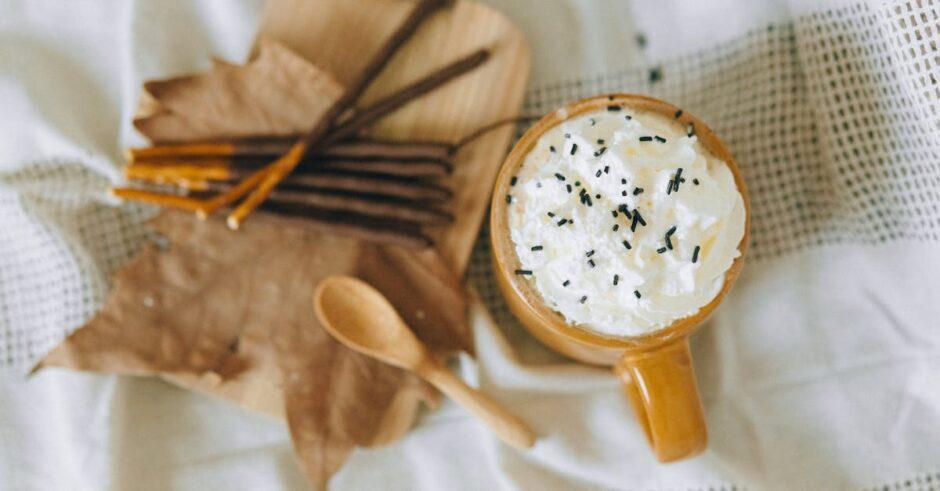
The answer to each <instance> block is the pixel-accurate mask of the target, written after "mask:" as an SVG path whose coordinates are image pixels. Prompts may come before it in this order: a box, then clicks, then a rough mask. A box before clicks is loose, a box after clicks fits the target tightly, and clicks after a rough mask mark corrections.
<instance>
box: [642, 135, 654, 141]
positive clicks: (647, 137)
mask: <svg viewBox="0 0 940 491" xmlns="http://www.w3.org/2000/svg"><path fill="white" fill-rule="evenodd" d="M640 141H641V142H651V141H653V137H652V136H641V137H640Z"/></svg>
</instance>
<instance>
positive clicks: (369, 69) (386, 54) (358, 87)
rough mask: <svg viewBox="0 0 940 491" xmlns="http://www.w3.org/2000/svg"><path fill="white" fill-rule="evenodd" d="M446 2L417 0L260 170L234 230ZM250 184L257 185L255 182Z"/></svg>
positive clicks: (235, 216)
mask: <svg viewBox="0 0 940 491" xmlns="http://www.w3.org/2000/svg"><path fill="white" fill-rule="evenodd" d="M443 5H444V2H443V1H441V0H420V1H419V2H418V4H417V5H416V6H415V8H414V9H413V10H412V11H411V13H410V14H409V15H408V17H407V18H406V19H405V22H403V23H402V25H401V26H400V27H399V28H398V29H397V30H396V31H395V32H394V33H393V34H392V36H391V37H390V38H389V40H388V41H386V43H385V44H384V45H382V47H381V48H379V51H378V52H377V53H376V54H375V55H373V57H372V60H371V61H370V62H369V63H368V64H367V65H366V67H365V69H363V70H362V72H361V73H360V74H359V76H358V77H356V78H355V79H354V80H353V82H352V83H351V84H349V86H348V87H347V88H346V90H345V91H344V92H343V95H342V96H340V98H339V99H337V100H336V101H335V102H334V103H333V104H332V105H331V106H330V108H329V109H327V111H326V114H324V115H323V117H321V118H320V120H319V121H318V122H317V124H315V125H314V126H313V128H311V129H310V131H309V132H308V133H306V134H305V135H303V136H302V137H301V138H300V139H299V140H297V143H295V144H294V146H292V147H291V149H290V150H289V151H288V152H287V153H286V154H284V156H282V157H281V158H279V159H277V160H275V161H274V162H273V163H272V164H271V165H269V166H268V167H265V168H264V169H262V170H259V171H257V174H258V177H257V184H258V187H257V189H255V190H254V191H252V193H251V194H249V195H248V197H247V198H245V200H244V201H242V203H241V204H239V205H238V206H237V207H236V208H235V210H234V211H232V213H230V214H229V216H228V219H227V220H226V223H228V226H229V228H231V229H233V230H234V229H237V228H238V227H239V225H241V222H242V220H244V218H245V217H247V216H248V214H249V213H251V212H252V210H254V209H255V208H257V207H258V205H260V204H261V203H262V202H263V201H264V199H265V198H266V197H267V196H268V193H270V192H271V190H272V189H273V188H274V186H276V185H277V184H278V183H279V182H281V180H282V179H283V178H284V176H286V175H287V174H289V173H290V172H291V171H293V170H294V168H295V167H297V164H299V163H300V159H301V157H303V156H304V154H305V153H307V152H308V151H314V152H315V151H317V150H318V149H319V147H322V146H323V142H321V140H322V139H323V136H324V135H326V133H327V131H328V130H329V129H330V128H331V127H332V126H333V125H334V124H335V123H336V121H337V120H338V119H339V117H340V116H342V114H343V113H344V112H345V111H346V110H347V109H349V108H351V107H352V106H353V104H354V103H355V102H356V100H357V99H359V97H360V96H361V95H362V92H363V91H364V90H365V88H366V87H367V86H368V85H369V84H370V83H371V82H372V80H373V79H374V78H375V77H376V76H377V75H378V74H379V72H381V71H382V69H383V68H385V65H387V64H388V62H389V60H391V58H392V55H394V54H395V52H396V51H398V48H400V47H401V45H403V44H404V43H405V41H407V40H408V38H410V37H411V35H412V34H414V32H415V30H417V28H418V26H419V25H420V24H421V22H422V21H424V20H425V19H426V18H427V17H428V16H429V15H430V14H431V13H432V12H434V11H435V10H437V9H438V8H439V7H441V6H443ZM346 136H349V135H346ZM339 139H341V138H338V139H336V140H333V141H338V140H339ZM249 180H251V181H255V180H256V178H255V177H254V176H251V177H249V178H248V179H246V181H249ZM251 187H254V183H253V184H252V186H251ZM238 196H240V195H238Z"/></svg>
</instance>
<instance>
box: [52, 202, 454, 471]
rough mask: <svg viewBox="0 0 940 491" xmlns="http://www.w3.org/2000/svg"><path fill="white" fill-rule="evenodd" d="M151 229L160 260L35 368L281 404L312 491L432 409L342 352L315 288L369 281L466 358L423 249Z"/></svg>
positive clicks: (263, 224)
mask: <svg viewBox="0 0 940 491" xmlns="http://www.w3.org/2000/svg"><path fill="white" fill-rule="evenodd" d="M154 225H155V227H156V228H157V229H158V230H159V231H160V232H162V233H163V234H165V235H166V237H167V239H168V240H169V243H170V245H169V247H168V248H167V249H165V250H164V249H161V248H159V247H157V246H155V245H153V246H150V247H148V248H147V249H145V250H144V251H143V252H142V253H141V254H140V255H139V256H138V257H137V258H136V259H135V260H134V261H133V262H131V263H130V264H129V265H128V266H126V267H125V268H123V269H122V270H121V271H120V272H119V273H118V275H117V277H116V278H115V289H114V291H113V292H112V294H111V296H110V297H109V298H108V302H107V305H106V306H105V308H104V309H103V310H102V311H101V312H100V313H99V314H98V315H97V316H96V317H95V318H94V319H92V321H91V322H89V323H88V324H87V325H86V326H85V327H83V328H81V329H79V330H78V331H76V332H75V333H74V334H72V336H70V337H69V339H68V340H67V341H66V342H65V343H64V344H63V345H61V346H60V347H59V348H57V349H56V350H55V351H53V353H51V354H50V355H49V356H48V357H47V359H46V360H45V361H44V364H45V365H65V366H70V367H73V368H79V369H85V370H98V371H107V372H117V373H133V374H138V375H144V374H157V373H160V374H164V375H166V374H169V375H173V374H177V375H190V376H191V375H203V376H205V375H206V374H211V377H210V378H209V380H211V382H210V384H209V386H208V387H207V388H209V389H210V390H211V391H212V392H213V393H217V394H223V395H225V396H226V397H231V398H234V399H236V400H242V399H243V398H244V396H245V395H246V394H249V395H250V394H258V393H259V392H262V393H265V394H272V393H274V394H280V397H282V400H283V405H284V407H283V413H284V414H286V416H287V420H288V423H289V426H290V429H291V437H292V439H293V441H294V447H295V449H296V450H297V453H298V455H299V457H300V459H301V462H302V464H303V466H304V468H305V470H306V473H307V475H308V477H309V479H310V482H311V483H312V484H314V485H321V486H322V485H324V484H325V483H326V480H327V479H328V478H329V476H330V475H332V473H333V472H335V471H336V469H338V468H339V466H340V465H341V464H342V462H344V461H345V460H346V458H347V457H348V455H349V453H350V452H351V451H352V449H353V448H354V447H355V446H357V445H359V446H368V445H373V444H379V443H384V442H387V441H390V440H391V439H394V438H396V437H398V436H400V435H401V433H402V432H403V431H404V430H406V429H407V428H408V427H409V426H410V425H411V423H412V421H413V419H414V416H415V410H416V409H417V405H418V402H420V401H425V402H431V403H433V402H435V401H436V395H435V393H434V392H432V391H431V390H430V389H429V388H428V387H427V386H426V385H425V384H424V383H423V382H421V381H419V380H418V379H417V378H416V377H415V376H414V375H412V374H410V373H406V372H404V371H402V370H400V369H398V368H394V367H391V366H389V365H386V364H384V363H381V362H378V361H375V360H373V359H372V358H368V357H365V356H363V355H360V354H358V353H356V352H354V351H352V350H349V349H348V348H346V347H345V346H342V345H340V344H338V343H337V342H336V341H335V340H334V339H333V338H332V337H331V336H330V335H329V334H328V333H327V332H326V331H325V330H324V329H323V328H322V327H321V326H320V325H319V324H318V323H317V320H316V318H315V316H314V313H313V302H312V294H313V290H314V287H315V286H316V284H317V283H318V282H319V281H320V280H321V279H322V278H324V277H326V276H328V275H332V274H352V275H356V276H359V277H361V278H363V279H365V280H366V281H370V282H372V283H373V285H374V286H375V287H376V288H378V289H379V290H380V291H382V292H383V293H385V294H386V295H387V296H388V297H389V298H390V299H391V300H392V302H393V303H395V304H396V306H397V308H398V309H399V310H400V313H401V315H402V317H403V318H404V319H405V320H406V321H407V322H408V323H409V324H410V325H411V326H412V327H413V329H414V330H415V332H416V333H417V335H418V336H419V337H420V338H421V339H422V340H424V341H425V342H426V343H427V344H428V345H429V346H430V347H431V348H432V350H433V351H434V352H435V353H438V354H439V355H444V354H446V353H450V352H453V351H455V350H460V349H463V350H468V349H469V347H470V344H471V340H470V333H469V330H468V327H467V325H466V322H465V308H466V305H465V300H464V297H463V294H462V290H461V287H460V284H459V282H458V281H457V280H456V279H455V278H454V276H453V275H452V274H451V273H449V272H448V269H447V268H446V266H445V265H444V264H443V263H442V262H441V261H440V257H439V256H438V255H437V254H436V253H435V252H433V251H431V250H428V251H424V252H420V253H415V252H414V251H410V250H404V249H398V248H393V247H380V246H376V245H370V244H364V243H360V242H358V241H356V240H352V239H344V238H340V237H333V236H329V235H324V234H322V233H319V232H317V231H315V229H313V228H311V227H306V226H304V225H303V223H302V222H297V221H291V220H284V219H281V218H278V217H273V216H269V215H263V214H262V215H259V216H257V217H256V218H255V220H252V221H251V222H250V223H249V224H246V226H245V227H244V228H243V229H242V230H240V231H239V232H237V233H236V232H232V231H230V230H228V228H227V227H226V226H225V224H224V223H223V222H222V221H221V220H209V221H200V220H197V219H195V218H193V217H192V216H191V215H189V214H185V213H181V212H164V213H162V214H161V215H159V216H158V217H157V219H156V220H155V222H154ZM272 374H277V375H276V377H275V379H274V380H272V377H271V375H272ZM261 385H264V387H261V388H259V386H261ZM281 391H282V392H281ZM242 402H244V401H243V400H242Z"/></svg>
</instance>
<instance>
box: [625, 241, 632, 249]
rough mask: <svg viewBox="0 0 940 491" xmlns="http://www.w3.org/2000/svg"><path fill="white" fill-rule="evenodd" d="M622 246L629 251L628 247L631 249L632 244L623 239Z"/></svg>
mask: <svg viewBox="0 0 940 491" xmlns="http://www.w3.org/2000/svg"><path fill="white" fill-rule="evenodd" d="M623 246H624V247H626V248H627V250H628V251H629V250H630V249H633V247H632V246H631V245H630V243H629V242H627V241H623Z"/></svg>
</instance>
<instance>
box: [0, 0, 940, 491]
mask: <svg viewBox="0 0 940 491" xmlns="http://www.w3.org/2000/svg"><path fill="white" fill-rule="evenodd" d="M492 3H494V4H497V6H498V8H500V9H502V10H503V11H504V12H506V13H507V15H508V16H509V17H510V18H512V19H513V20H514V21H515V22H516V23H517V24H518V25H519V26H520V28H522V29H523V31H525V32H526V34H527V36H528V38H529V41H530V44H531V46H532V49H533V62H534V65H533V73H532V80H531V83H530V90H529V93H528V97H527V103H526V111H527V112H530V113H541V112H545V111H547V110H549V109H551V108H553V107H555V106H557V105H560V104H562V103H564V102H565V101H568V100H571V99H574V98H576V97H581V96H588V95H592V94H594V93H598V92H602V91H608V90H623V91H634V92H644V93H652V94H655V95H659V96H661V97H664V98H666V99H668V100H670V101H673V102H677V103H679V104H680V105H682V106H683V107H686V108H688V109H689V110H690V111H692V112H694V113H696V114H697V115H699V116H701V117H702V118H703V119H705V120H706V121H709V122H710V123H711V124H712V125H713V126H714V127H715V128H716V129H717V130H718V132H719V133H720V134H721V135H722V136H724V137H725V138H726V140H727V141H728V143H729V144H730V145H731V147H732V150H733V151H734V152H735V154H736V156H737V158H738V160H739V161H740V164H741V165H742V168H743V169H744V173H745V178H746V180H747V182H748V185H749V187H750V193H751V197H752V200H753V203H752V204H753V219H754V224H753V229H752V232H753V239H754V241H753V242H752V249H751V256H750V259H749V263H748V264H747V265H746V267H745V269H744V273H743V275H742V277H741V279H740V280H739V283H738V285H737V286H736V287H735V289H734V290H733V292H732V294H731V295H730V296H729V297H728V299H727V300H726V302H725V303H724V304H723V305H722V306H721V307H720V308H719V309H718V311H717V312H716V314H715V316H714V317H713V320H712V321H710V322H709V323H708V325H706V326H705V327H704V328H703V329H702V331H701V332H700V333H699V334H698V335H696V336H695V337H694V338H693V356H694V357H695V362H696V368H697V372H698V377H699V383H700V386H701V391H702V395H703V399H704V403H705V406H706V413H707V419H708V424H709V432H710V445H709V449H708V451H707V452H706V453H705V454H703V455H702V456H700V457H697V458H694V459H691V460H688V461H685V462H681V463H677V464H671V465H661V464H657V463H656V462H655V460H654V459H653V457H652V454H651V453H650V451H649V450H648V448H647V445H646V442H645V439H644V438H643V436H642V434H641V433H640V431H639V428H638V427H637V426H636V424H635V423H634V421H633V415H632V413H631V411H630V410H629V408H628V406H627V404H626V401H625V399H624V398H623V396H622V394H621V392H620V389H619V387H618V386H617V382H616V380H615V379H614V378H613V377H612V376H611V375H610V374H609V373H607V372H606V371H605V370H601V369H597V368H589V367H585V366H580V365H577V364H574V363H570V362H568V361H566V360H564V359H563V358H561V357H559V356H557V355H554V354H552V353H551V352H549V351H548V350H546V349H545V348H543V347H541V346H540V345H538V344H537V343H536V342H535V341H533V340H532V339H531V338H530V337H529V336H528V335H527V334H526V333H525V332H524V331H522V330H521V329H520V328H519V327H518V325H517V324H516V323H515V322H514V321H513V320H512V319H511V318H510V317H509V316H508V315H507V313H506V312H505V308H504V306H502V305H501V303H500V301H499V299H498V296H497V294H496V293H495V291H494V289H493V288H492V284H491V281H492V278H491V277H489V276H488V274H487V255H486V254H487V253H486V247H485V243H481V244H480V245H479V247H478V250H477V251H476V252H475V256H474V260H473V266H472V267H471V272H470V282H471V284H472V285H473V286H474V287H475V288H476V289H477V290H478V291H479V294H480V295H481V297H482V298H483V303H482V304H476V305H475V306H474V308H473V309H472V312H471V318H472V322H473V324H474V328H475V333H476V337H477V345H478V353H479V356H478V359H477V360H476V361H475V362H474V361H472V360H469V359H468V358H463V359H462V360H461V364H460V368H461V371H462V373H463V374H464V375H465V376H466V377H468V378H469V379H471V380H474V381H476V382H477V383H478V384H479V385H480V386H482V387H483V388H484V389H485V390H486V391H487V392H489V393H491V394H493V395H494V396H495V397H497V398H498V399H500V400H501V401H503V402H505V403H507V404H508V405H509V406H511V408H512V409H513V410H514V411H516V412H517V413H519V414H520V416H522V417H523V418H525V419H526V420H527V421H529V422H530V423H531V424H532V425H533V426H534V427H535V429H536V430H537V432H538V433H539V434H540V436H541V439H540V441H539V443H538V445H537V447H536V448H535V449H534V450H532V451H530V452H527V453H520V452H517V451H515V450H513V449H510V448H507V447H505V446H503V445H501V444H499V443H498V441H497V440H496V439H494V438H493V437H492V436H491V435H490V434H489V433H488V432H487V431H486V430H485V428H484V427H483V426H482V425H480V424H479V423H478V422H477V421H476V420H474V419H473V418H471V417H470V416H469V415H468V414H467V413H466V412H464V411H463V410H462V409H461V408H459V407H456V406H454V405H452V404H445V406H444V407H443V408H442V409H441V410H439V411H436V412H433V413H428V414H426V415H425V416H424V417H423V418H422V419H421V420H420V422H419V425H418V427H417V428H416V429H415V431H413V432H412V433H410V434H409V435H408V436H407V437H406V438H405V439H403V440H402V441H400V442H398V443H396V444H394V445H391V446H389V447H386V448H382V449H370V450H358V451H356V452H355V453H354V455H353V458H352V459H351V460H350V461H349V463H348V464H347V465H346V467H344V468H343V469H342V470H341V471H340V473H339V474H338V475H337V476H336V477H335V478H334V480H333V481H332V483H331V485H332V487H335V488H337V489H598V488H609V489H715V490H717V489H736V488H755V489H856V488H872V487H878V488H881V487H882V486H889V487H890V488H891V489H922V490H928V489H929V490H935V489H940V329H938V327H937V324H938V321H937V319H940V305H938V302H937V301H936V299H937V298H938V294H940V279H938V272H940V248H938V247H937V240H938V233H940V211H938V204H940V203H938V201H940V168H938V166H940V154H938V151H940V150H938V149H940V119H938V113H940V108H938V100H940V94H938V93H937V90H938V89H937V81H936V78H937V73H938V70H937V65H938V55H937V42H938V41H940V39H938V37H940V21H938V11H940V4H938V3H937V2H936V1H931V0H913V1H909V2H905V1H900V2H893V3H890V4H879V3H871V4H865V3H853V2H829V3H827V4H826V5H825V6H821V5H818V4H813V2H772V1H769V0H768V1H763V2H747V1H743V0H720V1H715V2H695V1H692V0H688V1H680V0H660V1H655V2H653V1H649V2H647V1H634V2H615V1H610V2H598V1H589V0H581V1H577V0H558V1H554V2H548V1H544V0H506V1H502V2H495V1H494V2H492ZM803 3H805V5H804V4H803ZM258 7H259V3H258V2H211V1H205V2H192V3H191V2H183V1H179V2H176V1H173V2H169V1H161V2H156V1H137V2H117V1H115V2H87V1H83V2H69V3H62V2H53V1H51V0H50V1H23V2H11V1H9V0H6V1H5V2H2V3H0V367H6V368H4V369H2V370H3V371H2V373H0V394H2V396H0V441H2V442H3V444H2V445H0V489H128V488H131V489H166V488H174V489H206V488H209V489H214V488H222V487H225V488H233V489H259V488H262V489H277V488H283V489H297V488H302V487H303V486H304V480H303V478H302V476H301V475H300V473H299V471H298V469H297V468H296V466H295V464H294V463H293V456H292V453H291V450H290V444H289V441H288V437H287V432H286V429H285V428H284V426H283V424H282V423H279V422H276V421H272V420H269V419H267V418H265V417H263V416H259V415H255V414H249V413H247V412H245V411H243V410H241V409H239V408H237V407H234V406H231V405H229V404H227V403H224V402H221V401H216V400H212V399H209V398H206V397H204V396H201V395H197V394H192V393H188V392H186V391H183V390H181V389H177V388H174V387H171V386H169V385H166V384H164V383H161V382H158V381H155V380H145V379H132V378H124V377H115V376H102V375H92V374H79V373H70V372H66V371H62V370H47V371H44V372H41V373H39V374H38V375H36V376H35V377H33V378H32V379H30V380H28V381H27V380H25V379H24V377H23V368H24V367H26V366H28V365H29V364H30V363H31V362H32V361H33V360H35V359H36V357H38V356H41V354H42V353H43V352H44V351H45V350H47V349H49V348H50V347H52V346H54V345H55V344H56V343H57V342H58V341H59V340H60V339H61V338H62V336H64V335H65V334H66V332H67V331H68V329H72V328H74V327H75V326H77V325H79V324H80V323H81V321H82V319H83V318H84V317H83V316H87V315H89V314H90V313H91V312H92V311H93V309H94V308H95V307H96V306H97V305H98V304H99V303H100V301H101V300H102V299H103V296H104V295H105V294H106V291H107V284H106V280H105V278H106V277H107V273H108V272H109V271H111V270H113V269H114V268H116V267H118V266H119V265H120V264H121V262H122V261H123V260H125V259H126V257H127V255H128V254H130V253H132V251H133V249H134V248H135V247H136V246H137V245H138V244H139V243H141V242H142V241H143V240H145V237H146V231H145V230H144V229H143V228H142V227H140V226H139V225H138V224H139V220H140V218H141V217H142V216H144V215H145V214H146V213H147V211H146V210H143V209H140V208H135V207H128V206H123V207H118V206H116V205H115V203H112V202H109V201H108V200H107V199H105V198H103V190H104V189H105V188H106V187H107V185H108V184H109V183H110V182H112V181H113V180H116V179H117V178H118V176H119V166H120V153H121V149H122V148H123V147H125V146H127V145H129V144H131V143H133V142H135V141H136V140H135V138H136V136H135V135H134V133H133V130H132V129H131V127H130V125H129V120H130V117H131V115H132V112H133V110H134V107H135V103H136V97H137V95H138V90H139V86H140V82H141V81H142V80H143V79H146V78H150V77H157V76H161V77H162V76H168V75H172V74H177V73H184V72H189V71H193V70H198V69H202V68H205V67H207V66H208V64H209V57H210V56H213V55H215V56H220V57H222V58H227V59H232V60H238V59H241V58H242V57H243V56H244V54H245V52H246V50H247V47H248V45H249V44H250V42H251V40H252V37H253V30H254V27H255V23H256V21H257V13H258V10H259V8H258ZM640 35H642V37H643V38H645V40H646V46H645V47H641V46H640V43H638V42H637V41H636V39H637V37H638V36H640ZM484 305H485V307H484Z"/></svg>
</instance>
